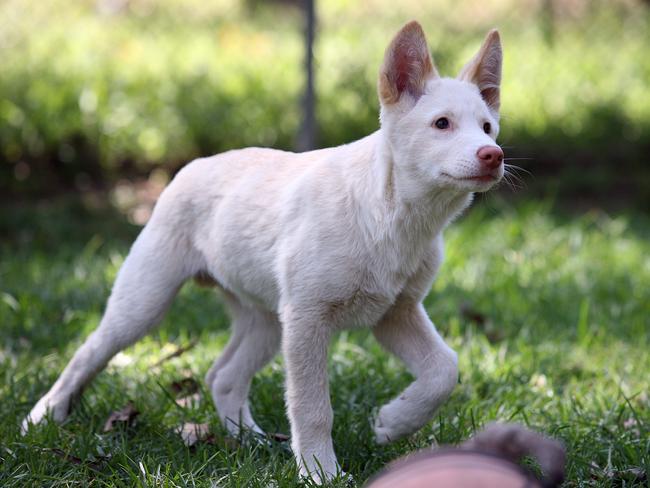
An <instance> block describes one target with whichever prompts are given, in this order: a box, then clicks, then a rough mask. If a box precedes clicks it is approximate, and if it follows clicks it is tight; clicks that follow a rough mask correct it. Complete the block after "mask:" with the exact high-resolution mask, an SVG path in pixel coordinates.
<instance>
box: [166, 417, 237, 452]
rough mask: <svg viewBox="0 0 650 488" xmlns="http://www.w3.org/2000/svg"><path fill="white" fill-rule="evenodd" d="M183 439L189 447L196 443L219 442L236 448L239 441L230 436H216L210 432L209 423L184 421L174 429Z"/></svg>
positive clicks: (230, 447)
mask: <svg viewBox="0 0 650 488" xmlns="http://www.w3.org/2000/svg"><path fill="white" fill-rule="evenodd" d="M176 432H177V433H178V434H179V435H180V436H181V439H183V443H184V444H185V445H186V446H187V447H189V448H193V447H196V445H197V444H199V443H201V444H210V445H214V444H221V445H223V446H225V447H227V448H229V449H237V448H238V447H239V442H237V440H236V439H233V438H232V437H217V436H216V435H215V434H213V433H212V432H210V426H209V424H196V423H193V422H185V423H184V424H182V425H181V426H180V427H179V428H178V429H177V431H176Z"/></svg>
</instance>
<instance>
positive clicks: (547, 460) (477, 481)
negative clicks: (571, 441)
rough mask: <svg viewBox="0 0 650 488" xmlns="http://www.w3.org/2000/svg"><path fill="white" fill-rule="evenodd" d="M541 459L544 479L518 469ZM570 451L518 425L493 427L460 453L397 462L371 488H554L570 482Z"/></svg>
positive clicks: (430, 454) (433, 453) (438, 452)
mask: <svg viewBox="0 0 650 488" xmlns="http://www.w3.org/2000/svg"><path fill="white" fill-rule="evenodd" d="M526 456H531V457H533V458H535V459H536V460H537V462H538V463H539V464H540V467H541V468H542V470H543V472H544V475H545V477H544V478H543V479H542V480H538V479H536V478H535V477H533V476H532V474H531V473H529V472H528V471H526V470H524V469H523V468H522V467H521V466H519V465H517V464H515V463H517V462H519V461H521V460H522V459H523V458H524V457H526ZM564 460H565V453H564V447H563V446H562V444H560V443H559V442H557V441H555V440H552V439H548V438H546V437H544V436H542V435H541V434H538V433H536V432H532V431H530V430H527V429H526V428H524V427H522V426H519V425H514V424H490V425H489V426H488V427H487V428H486V429H485V430H483V431H482V432H480V433H478V434H477V435H476V436H474V437H473V438H472V439H470V440H469V441H467V442H465V443H464V444H462V445H461V446H459V448H457V449H453V448H445V449H441V450H435V451H423V452H420V453H417V454H415V455H411V456H408V457H406V458H403V459H401V460H398V461H396V462H394V463H392V464H391V465H390V466H389V467H388V469H387V470H386V471H384V473H383V474H381V475H380V476H379V477H377V478H375V479H374V480H372V481H371V482H370V483H369V484H368V485H367V487H366V488H388V487H396V486H398V487H399V488H428V487H459V488H524V487H529V488H542V487H546V488H550V487H556V486H559V485H560V484H561V483H562V481H563V480H564Z"/></svg>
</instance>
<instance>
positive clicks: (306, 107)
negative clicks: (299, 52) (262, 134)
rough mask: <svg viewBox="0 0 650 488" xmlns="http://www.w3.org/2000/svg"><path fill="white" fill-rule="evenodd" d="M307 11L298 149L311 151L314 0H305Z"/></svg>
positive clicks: (313, 132)
mask: <svg viewBox="0 0 650 488" xmlns="http://www.w3.org/2000/svg"><path fill="white" fill-rule="evenodd" d="M303 8H304V12H305V75H306V76H305V78H306V80H305V81H306V83H305V93H304V95H303V99H302V112H303V119H302V124H301V126H300V129H299V131H298V137H297V140H296V149H297V150H298V151H309V150H311V149H314V148H315V147H316V119H315V114H314V111H315V105H316V96H315V94H314V51H313V46H314V33H315V29H316V13H315V6H314V0H304V1H303Z"/></svg>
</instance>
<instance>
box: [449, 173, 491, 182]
mask: <svg viewBox="0 0 650 488" xmlns="http://www.w3.org/2000/svg"><path fill="white" fill-rule="evenodd" d="M442 175H443V176H445V177H447V178H450V179H452V180H455V181H464V182H467V183H479V184H486V183H495V182H497V181H498V180H499V179H500V175H499V174H497V173H485V174H482V175H474V176H462V177H459V176H452V175H450V174H449V173H442Z"/></svg>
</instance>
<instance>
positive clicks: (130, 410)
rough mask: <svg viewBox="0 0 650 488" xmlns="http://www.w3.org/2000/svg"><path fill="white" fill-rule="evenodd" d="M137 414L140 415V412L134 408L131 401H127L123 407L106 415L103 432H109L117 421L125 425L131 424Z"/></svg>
mask: <svg viewBox="0 0 650 488" xmlns="http://www.w3.org/2000/svg"><path fill="white" fill-rule="evenodd" d="M138 415H140V412H138V411H137V410H136V409H135V407H134V406H133V403H131V402H129V403H127V404H126V406H125V407H124V408H122V409H121V410H118V411H116V412H112V413H111V414H110V415H109V416H108V419H106V423H105V424H104V432H110V431H111V430H113V429H114V428H115V426H116V424H119V423H124V424H126V425H127V426H130V425H132V424H133V422H134V420H135V418H136V417H137V416H138Z"/></svg>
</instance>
